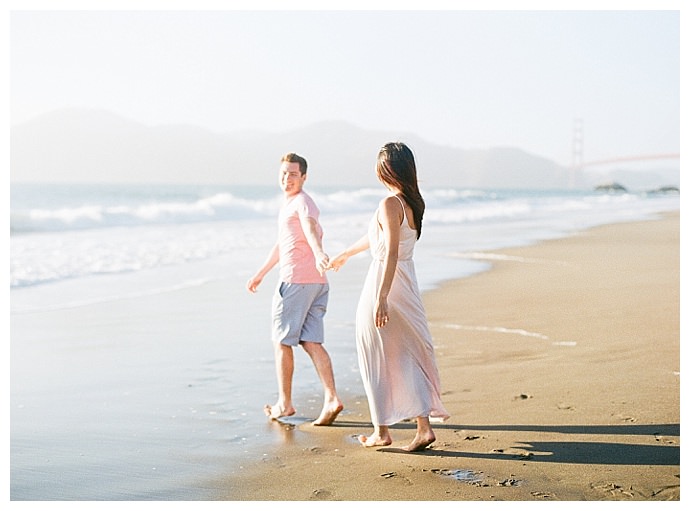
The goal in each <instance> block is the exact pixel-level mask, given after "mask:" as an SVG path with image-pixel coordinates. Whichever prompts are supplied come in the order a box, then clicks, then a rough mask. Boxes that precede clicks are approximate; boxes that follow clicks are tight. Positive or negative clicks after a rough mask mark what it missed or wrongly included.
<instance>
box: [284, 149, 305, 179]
mask: <svg viewBox="0 0 690 511" xmlns="http://www.w3.org/2000/svg"><path fill="white" fill-rule="evenodd" d="M280 161H281V163H282V162H284V161H286V162H288V163H299V171H300V174H302V175H304V174H306V173H307V160H305V159H304V158H302V157H301V156H300V155H299V154H297V153H287V154H286V155H285V156H283V157H282V158H281V160H280Z"/></svg>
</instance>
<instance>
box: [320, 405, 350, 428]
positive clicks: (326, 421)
mask: <svg viewBox="0 0 690 511" xmlns="http://www.w3.org/2000/svg"><path fill="white" fill-rule="evenodd" d="M342 411H343V405H342V403H338V404H337V405H336V406H335V408H325V407H324V409H323V410H321V415H319V418H318V419H316V420H315V421H314V422H312V424H313V425H314V426H330V425H331V424H333V421H334V420H335V418H336V417H337V416H338V414H339V413H340V412H342Z"/></svg>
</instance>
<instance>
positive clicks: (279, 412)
mask: <svg viewBox="0 0 690 511" xmlns="http://www.w3.org/2000/svg"><path fill="white" fill-rule="evenodd" d="M296 411H297V410H295V409H294V408H293V407H292V406H291V407H289V408H286V409H283V408H282V407H281V406H279V405H273V406H271V405H266V406H264V413H265V414H266V417H268V418H269V419H273V420H277V419H280V418H281V417H289V416H290V415H295V412H296Z"/></svg>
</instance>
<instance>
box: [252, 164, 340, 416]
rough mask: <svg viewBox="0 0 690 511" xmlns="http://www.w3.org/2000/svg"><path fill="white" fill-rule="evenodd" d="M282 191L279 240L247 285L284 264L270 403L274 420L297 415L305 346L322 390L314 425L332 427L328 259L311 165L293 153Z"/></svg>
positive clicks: (336, 404) (336, 403)
mask: <svg viewBox="0 0 690 511" xmlns="http://www.w3.org/2000/svg"><path fill="white" fill-rule="evenodd" d="M279 178H280V187H281V189H282V190H283V194H284V195H285V202H284V204H283V206H282V208H281V210H280V214H279V216H278V227H279V229H278V241H277V242H276V244H275V245H274V246H273V248H272V249H271V251H270V252H269V255H268V258H267V259H266V262H264V264H263V265H262V266H261V268H259V270H258V271H257V272H256V274H255V275H254V276H253V277H252V278H251V279H249V282H247V289H248V290H249V292H251V293H255V292H256V291H257V288H258V286H259V284H261V281H262V280H263V279H264V277H265V276H266V274H267V273H268V272H269V271H270V270H271V269H272V268H273V267H274V266H276V265H277V264H279V265H280V283H279V286H278V288H277V289H276V292H275V295H274V297H273V329H272V338H273V344H274V349H275V359H276V373H277V376H278V401H277V402H276V404H274V405H272V406H271V405H266V406H265V407H264V411H265V412H266V415H267V416H268V417H269V418H271V419H279V418H281V417H287V416H290V415H294V413H295V412H296V410H295V408H294V406H293V403H292V376H293V372H294V353H293V348H294V347H295V346H297V345H300V346H302V348H303V349H304V351H306V352H307V354H308V355H309V357H310V358H311V360H312V362H313V363H314V367H315V368H316V372H317V374H318V375H319V378H320V379H321V383H322V385H323V390H324V404H323V409H322V410H321V414H320V415H319V417H318V418H317V419H316V420H315V421H314V422H313V423H312V424H314V425H315V426H327V425H329V424H332V423H333V421H334V420H335V418H336V417H337V416H338V414H339V413H340V412H341V411H342V409H343V405H342V403H341V402H340V399H338V396H337V394H336V391H335V379H334V377H333V367H332V365H331V359H330V357H329V355H328V352H327V351H326V349H325V348H324V347H323V341H324V326H323V317H324V315H325V314H326V305H327V303H328V290H329V288H328V280H327V278H326V275H325V272H326V270H327V269H328V265H329V259H328V255H326V253H325V252H324V251H323V247H322V244H321V240H322V237H323V231H322V229H321V225H320V224H319V209H318V208H317V207H316V204H315V203H314V201H313V199H312V198H311V197H310V196H309V195H308V194H307V193H306V192H305V191H304V190H303V187H304V182H305V181H306V179H307V162H306V160H305V159H304V158H302V157H301V156H299V155H297V154H295V153H288V154H286V155H285V156H283V158H282V159H281V165H280V173H279Z"/></svg>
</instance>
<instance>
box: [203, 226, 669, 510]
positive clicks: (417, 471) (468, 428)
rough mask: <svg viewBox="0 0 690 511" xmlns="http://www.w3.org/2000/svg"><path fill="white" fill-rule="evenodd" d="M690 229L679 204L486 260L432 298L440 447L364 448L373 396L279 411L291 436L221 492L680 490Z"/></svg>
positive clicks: (555, 494)
mask: <svg viewBox="0 0 690 511" xmlns="http://www.w3.org/2000/svg"><path fill="white" fill-rule="evenodd" d="M679 231H680V218H679V213H675V214H670V215H666V216H664V217H663V218H660V219H655V220H650V221H644V222H635V223H629V224H615V225H608V226H604V227H600V228H595V229H592V230H589V231H586V232H583V233H580V234H578V235H576V236H572V237H569V238H566V239H562V240H555V241H549V242H544V243H541V244H538V245H535V246H530V247H522V248H515V249H509V250H501V251H500V252H497V253H491V254H473V255H471V256H472V257H475V258H476V257H478V258H483V257H486V258H487V259H489V260H491V261H492V264H493V267H492V269H491V270H490V271H487V272H484V273H481V274H478V275H475V276H472V277H469V278H465V279H461V280H457V281H452V282H448V283H446V284H445V285H443V286H441V287H440V288H439V289H436V290H434V291H432V292H429V293H427V294H425V304H426V308H427V314H428V318H429V322H430V325H431V329H432V334H433V336H434V342H435V345H436V355H437V360H438V364H439V370H440V373H441V382H442V387H443V398H444V402H445V405H446V407H447V408H448V410H449V411H450V413H451V418H450V419H449V420H448V421H447V422H445V423H444V424H438V425H435V426H434V429H435V432H436V436H437V440H436V442H435V443H434V444H433V445H432V446H431V447H430V448H429V449H427V450H425V451H424V452H421V453H416V454H409V453H404V452H401V451H400V450H399V447H400V446H403V445H405V444H406V443H408V442H409V441H410V440H411V439H412V437H413V436H414V424H413V423H411V422H410V423H403V424H399V425H397V426H395V427H394V428H393V429H392V434H393V439H394V442H393V445H392V446H391V447H390V448H369V449H367V448H364V447H361V446H360V445H359V443H358V442H357V441H356V436H357V435H358V434H360V433H365V434H367V433H369V432H370V431H371V426H370V424H369V413H368V409H367V403H366V398H365V397H364V396H360V398H359V399H355V400H354V401H351V402H346V403H345V406H346V410H345V411H344V412H343V413H342V414H341V415H340V417H339V418H338V420H337V421H336V422H335V424H334V425H333V426H331V427H319V428H316V427H313V426H311V425H309V423H308V422H304V421H302V422H301V421H300V420H299V419H298V418H297V419H294V420H292V421H290V422H287V423H280V422H277V421H271V422H270V427H271V428H273V429H275V430H276V431H280V432H281V433H282V434H283V436H284V439H285V442H284V444H283V445H282V446H280V447H279V448H277V449H276V450H274V451H270V452H267V453H265V454H264V455H263V457H261V459H259V460H257V461H256V463H254V464H253V465H251V464H250V465H247V469H246V470H245V471H244V472H242V473H240V474H239V475H238V474H233V476H232V477H227V478H224V479H222V480H220V481H217V483H216V485H217V487H218V496H217V497H218V498H219V499H231V500H251V501H265V500H277V501H310V500H386V501H395V500H397V501H405V500H427V501H446V500H463V501H567V500H570V501H572V500H595V501H604V500H615V501H647V500H676V501H677V500H680V262H679V261H680V256H679V254H680V243H679ZM460 256H461V255H459V257H460ZM468 256H469V255H462V257H468ZM262 405H263V403H257V406H259V407H261V406H262Z"/></svg>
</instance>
